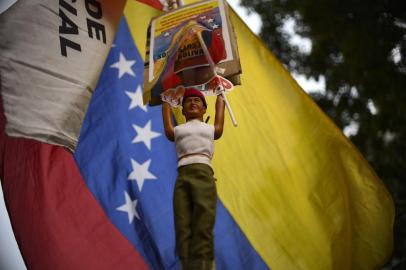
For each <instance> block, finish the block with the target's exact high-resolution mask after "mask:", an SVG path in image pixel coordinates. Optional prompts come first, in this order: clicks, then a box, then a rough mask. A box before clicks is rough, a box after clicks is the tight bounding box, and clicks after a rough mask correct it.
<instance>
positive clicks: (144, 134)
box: [132, 120, 161, 150]
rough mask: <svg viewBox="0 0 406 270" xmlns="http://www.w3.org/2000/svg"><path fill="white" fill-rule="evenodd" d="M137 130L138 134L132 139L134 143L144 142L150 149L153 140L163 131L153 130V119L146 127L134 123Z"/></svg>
mask: <svg viewBox="0 0 406 270" xmlns="http://www.w3.org/2000/svg"><path fill="white" fill-rule="evenodd" d="M133 128H134V129H135V131H136V132H137V136H136V137H135V138H134V139H133V140H132V143H137V142H143V143H144V144H145V146H146V147H147V148H148V150H151V140H152V139H154V138H157V137H159V136H161V133H158V132H155V131H152V129H151V120H150V121H148V123H147V124H146V125H145V126H144V127H140V126H137V125H133Z"/></svg>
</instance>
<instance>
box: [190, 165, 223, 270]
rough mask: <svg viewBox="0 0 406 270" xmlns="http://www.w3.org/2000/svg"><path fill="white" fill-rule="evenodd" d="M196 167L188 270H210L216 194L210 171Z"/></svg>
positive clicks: (203, 167) (212, 252)
mask: <svg viewBox="0 0 406 270" xmlns="http://www.w3.org/2000/svg"><path fill="white" fill-rule="evenodd" d="M196 165H198V166H197V167H199V168H198V170H196V173H195V175H194V178H193V180H194V181H193V183H191V186H192V200H193V216H192V239H191V242H190V246H189V265H188V266H189V267H188V269H193V270H210V269H212V264H213V260H214V243H213V242H214V240H213V229H214V223H215V217H216V204H217V192H216V185H215V182H214V178H213V171H212V169H211V168H210V167H209V166H207V165H202V164H196Z"/></svg>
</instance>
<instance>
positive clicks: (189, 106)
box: [182, 97, 206, 121]
mask: <svg viewBox="0 0 406 270" xmlns="http://www.w3.org/2000/svg"><path fill="white" fill-rule="evenodd" d="M182 113H183V115H184V116H185V117H186V121H188V120H191V119H200V120H203V115H204V114H205V113H206V107H205V106H204V104H203V101H202V100H201V98H199V97H187V98H186V99H185V100H184V101H183V108H182Z"/></svg>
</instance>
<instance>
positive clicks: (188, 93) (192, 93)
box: [182, 87, 207, 108]
mask: <svg viewBox="0 0 406 270" xmlns="http://www.w3.org/2000/svg"><path fill="white" fill-rule="evenodd" d="M188 97H199V98H200V99H201V100H202V101H203V105H204V107H206V108H207V103H206V99H205V98H204V95H203V93H202V92H201V91H199V90H197V89H196V88H192V87H191V88H187V89H186V90H185V93H184V94H183V99H182V105H183V101H184V100H185V99H186V98H188Z"/></svg>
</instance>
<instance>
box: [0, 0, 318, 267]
mask: <svg viewBox="0 0 406 270" xmlns="http://www.w3.org/2000/svg"><path fill="white" fill-rule="evenodd" d="M227 1H228V3H229V4H230V5H231V6H232V8H233V9H234V10H235V11H236V12H237V13H238V14H239V16H240V17H241V18H242V19H243V20H244V22H245V23H246V24H247V25H248V26H249V27H250V29H251V30H252V31H253V32H254V33H256V34H257V33H259V31H260V28H261V19H260V17H259V16H258V14H255V13H250V14H248V12H247V10H246V9H245V8H243V7H241V6H239V2H240V1H239V0H227ZM14 2H16V0H0V13H2V12H3V11H4V10H6V9H7V8H8V7H9V6H10V5H11V4H13V3H14ZM0 16H1V15H0ZM293 27H294V25H292V24H291V23H290V24H288V25H287V26H286V29H287V31H290V32H291V42H293V43H296V44H299V45H300V46H302V47H303V49H304V50H310V49H311V44H309V41H306V40H303V39H300V38H299V37H298V36H295V35H294V31H293ZM293 76H294V78H295V79H296V80H297V82H298V83H299V85H301V86H302V88H303V89H304V90H305V91H306V92H314V91H323V89H324V87H325V82H324V80H323V78H320V80H319V81H318V82H317V81H315V80H307V79H306V78H305V77H304V76H300V75H297V74H293ZM0 235H1V237H0V269H2V270H26V267H25V265H24V262H23V260H22V258H21V254H20V252H19V250H18V246H17V244H16V242H15V238H14V235H13V233H12V229H11V225H10V222H9V217H8V214H7V211H6V208H5V205H4V200H3V191H2V189H1V186H0Z"/></svg>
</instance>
